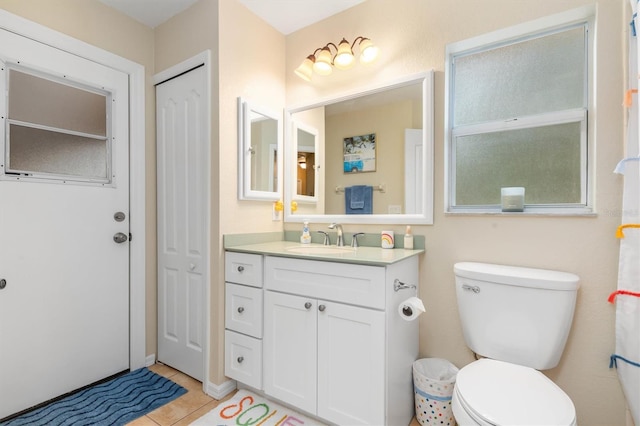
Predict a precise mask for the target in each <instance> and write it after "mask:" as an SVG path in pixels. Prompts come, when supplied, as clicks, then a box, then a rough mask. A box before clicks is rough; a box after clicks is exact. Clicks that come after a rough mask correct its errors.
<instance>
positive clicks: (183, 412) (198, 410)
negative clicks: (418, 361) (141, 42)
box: [127, 364, 420, 426]
mask: <svg viewBox="0 0 640 426" xmlns="http://www.w3.org/2000/svg"><path fill="white" fill-rule="evenodd" d="M149 370H151V371H153V372H154V373H156V374H159V375H161V376H164V377H166V378H168V379H170V380H173V381H174V382H176V383H177V384H179V385H180V386H182V387H183V388H185V389H186V390H187V393H185V394H184V395H182V396H181V397H179V398H177V399H174V400H173V401H171V402H170V403H168V404H166V405H163V406H162V407H160V408H158V409H156V410H154V411H152V412H150V413H149V414H147V415H146V416H144V417H140V418H139V419H136V420H134V421H132V422H131V423H128V425H127V426H158V425H159V426H173V425H175V426H186V425H188V424H189V423H191V422H193V421H195V420H196V419H198V418H200V417H202V416H204V415H205V414H207V413H208V412H209V411H211V410H213V409H214V408H215V407H216V406H217V405H218V404H220V402H222V401H226V400H227V399H229V398H231V397H232V396H233V394H234V393H235V392H232V393H231V394H229V395H227V396H225V397H224V399H222V400H217V399H213V398H212V397H210V396H209V395H207V394H205V393H204V392H203V391H202V383H200V382H199V381H197V380H195V379H193V378H191V377H189V376H187V375H186V374H184V373H181V372H179V371H177V370H174V369H173V368H171V367H169V366H166V365H163V364H154V365H152V366H151V367H149ZM409 426H420V423H418V421H417V420H416V419H415V417H414V418H413V421H412V422H411V424H410V425H409Z"/></svg>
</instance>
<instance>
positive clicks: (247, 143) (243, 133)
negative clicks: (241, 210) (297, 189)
mask: <svg viewBox="0 0 640 426" xmlns="http://www.w3.org/2000/svg"><path fill="white" fill-rule="evenodd" d="M253 112H255V113H256V114H260V115H263V116H265V117H267V118H270V119H272V120H276V122H277V124H276V132H277V134H276V139H277V140H276V152H277V153H279V155H278V156H277V157H276V160H277V161H276V166H275V167H276V179H277V182H276V188H275V191H257V190H254V189H251V155H252V153H251V151H252V147H251V114H252V113H253ZM283 152H284V151H283V141H282V118H281V117H278V114H277V113H275V112H273V111H271V110H269V109H267V108H263V107H261V106H257V105H255V104H253V103H250V102H248V101H246V100H245V99H243V98H242V97H238V200H257V201H278V200H280V199H281V197H282V191H281V189H280V188H281V187H282V184H281V182H282V157H283V155H282V154H283Z"/></svg>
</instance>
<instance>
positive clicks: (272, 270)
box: [263, 256, 418, 425]
mask: <svg viewBox="0 0 640 426" xmlns="http://www.w3.org/2000/svg"><path fill="white" fill-rule="evenodd" d="M264 274H265V279H264V288H265V295H264V333H263V350H264V351H263V379H264V380H263V389H264V391H265V393H266V394H267V395H270V396H272V397H274V398H276V399H279V400H281V401H283V402H285V403H288V404H291V405H292V406H295V407H298V408H299V409H301V410H304V411H306V412H308V413H311V414H314V415H317V416H318V417H320V418H322V419H324V420H326V421H328V422H330V423H333V424H340V425H347V424H348V425H408V424H409V423H410V421H411V417H412V416H413V389H412V373H411V366H412V363H413V361H414V360H415V359H416V357H417V354H418V328H417V327H418V325H417V321H412V322H408V321H404V320H403V319H401V318H400V315H399V314H398V305H399V304H400V303H401V302H402V301H403V300H405V299H406V298H408V297H410V296H413V295H415V289H407V290H399V291H396V290H394V281H395V280H396V279H397V280H400V281H402V282H404V283H407V284H409V283H410V284H413V285H417V282H418V258H417V256H413V257H409V258H407V259H404V260H402V261H400V262H397V263H393V264H389V265H386V266H378V265H361V264H347V263H339V262H330V261H315V260H307V259H292V258H286V257H277V256H266V257H265V262H264Z"/></svg>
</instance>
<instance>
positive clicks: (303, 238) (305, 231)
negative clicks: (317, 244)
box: [300, 220, 311, 244]
mask: <svg viewBox="0 0 640 426" xmlns="http://www.w3.org/2000/svg"><path fill="white" fill-rule="evenodd" d="M300 242H301V243H302V244H311V234H310V233H309V222H308V221H306V220H305V221H304V223H303V224H302V235H300Z"/></svg>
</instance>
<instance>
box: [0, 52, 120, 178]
mask: <svg viewBox="0 0 640 426" xmlns="http://www.w3.org/2000/svg"><path fill="white" fill-rule="evenodd" d="M3 59H4V58H3ZM0 61H1V62H2V65H3V69H4V71H5V75H4V76H2V78H3V80H4V81H3V84H2V86H3V87H4V88H5V90H6V93H7V96H6V98H5V110H6V112H7V117H6V119H5V120H4V121H5V126H4V128H3V129H2V131H3V132H4V135H5V138H4V140H3V141H0V151H1V152H0V156H1V157H2V158H0V163H1V164H2V167H1V169H0V180H11V181H17V182H29V181H31V182H47V183H59V184H76V185H92V186H102V187H112V186H114V185H115V183H114V180H113V168H114V165H113V163H114V161H115V158H114V146H113V111H112V109H113V108H114V106H113V104H112V100H113V92H112V91H111V90H109V89H108V88H105V87H98V86H94V85H90V84H87V83H85V82H82V81H78V80H75V79H72V78H70V77H68V76H66V75H65V76H58V75H55V74H52V73H50V72H47V71H44V70H41V69H39V68H37V67H33V66H25V65H22V64H19V63H15V62H11V61H5V60H0ZM12 70H15V71H17V72H20V73H24V74H28V75H31V76H33V77H36V78H41V79H44V80H49V81H51V82H53V83H57V84H61V85H64V86H68V87H71V88H74V89H78V90H83V91H86V92H89V93H93V94H96V95H99V96H102V97H104V99H105V112H106V117H105V135H104V136H102V135H95V134H91V133H86V132H82V131H75V130H70V129H65V128H62V127H56V126H49V125H42V124H38V123H32V122H24V121H20V120H16V119H11V118H9V113H10V111H9V110H8V107H9V96H10V94H9V90H8V89H9V74H10V71H12ZM12 125H13V126H21V127H24V128H29V129H36V130H43V131H49V132H53V133H57V134H65V135H69V136H77V137H82V138H85V139H92V140H96V141H102V142H104V143H105V161H106V163H105V177H104V178H103V177H98V176H83V175H75V174H64V173H54V172H43V171H33V170H22V169H19V168H14V167H12V166H11V165H10V155H11V151H10V150H11V140H10V139H11V135H10V127H11V126H12Z"/></svg>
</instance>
